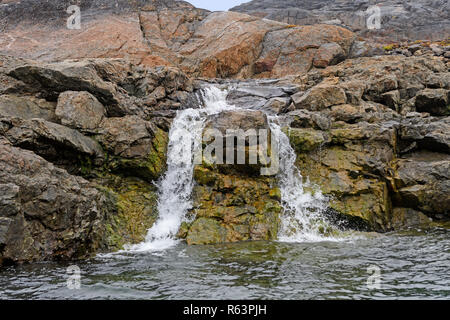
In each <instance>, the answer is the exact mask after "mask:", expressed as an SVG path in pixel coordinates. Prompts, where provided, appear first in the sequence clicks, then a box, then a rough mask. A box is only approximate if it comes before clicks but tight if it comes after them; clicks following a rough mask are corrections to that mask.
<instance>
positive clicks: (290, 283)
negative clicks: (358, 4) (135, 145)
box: [0, 229, 450, 299]
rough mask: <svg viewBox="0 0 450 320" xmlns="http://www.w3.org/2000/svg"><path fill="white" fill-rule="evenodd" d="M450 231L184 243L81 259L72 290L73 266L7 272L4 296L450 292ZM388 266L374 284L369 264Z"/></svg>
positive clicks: (0, 277)
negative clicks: (78, 278) (334, 239)
mask: <svg viewBox="0 0 450 320" xmlns="http://www.w3.org/2000/svg"><path fill="white" fill-rule="evenodd" d="M449 250H450V232H449V230H446V229H434V230H432V231H427V232H425V231H423V232H414V233H413V232H409V233H403V234H390V235H381V236H371V235H366V236H363V237H362V238H360V239H353V240H349V241H342V242H319V243H280V242H247V243H238V244H228V245H220V246H192V247H188V246H186V245H185V244H182V243H180V244H179V245H177V246H175V247H173V248H170V249H168V250H167V251H164V252H158V253H150V252H148V253H132V254H131V253H127V254H120V255H113V256H108V257H97V258H95V259H92V260H89V261H85V262H79V263H78V266H79V267H80V269H81V276H82V278H81V289H79V290H69V289H68V288H67V285H66V281H67V277H68V275H67V273H66V269H67V267H68V266H69V264H55V263H42V264H41V263H40V264H33V265H25V266H20V267H9V268H6V269H4V270H2V271H1V272H0V283H1V287H0V298H2V299H54V298H57V299H349V298H353V299H361V298H362V299H386V298H433V299H448V298H449V297H450V262H449V261H450V251H449ZM374 265H375V266H378V267H380V269H381V289H380V290H377V289H375V290H369V289H368V288H367V279H368V277H369V276H370V275H371V273H368V270H367V268H368V267H370V266H374Z"/></svg>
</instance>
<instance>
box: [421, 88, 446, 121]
mask: <svg viewBox="0 0 450 320" xmlns="http://www.w3.org/2000/svg"><path fill="white" fill-rule="evenodd" d="M449 96H450V91H449V90H446V89H424V90H422V91H420V92H419V93H418V94H417V96H416V110H417V111H419V112H428V113H430V114H431V115H434V116H447V115H450V103H449Z"/></svg>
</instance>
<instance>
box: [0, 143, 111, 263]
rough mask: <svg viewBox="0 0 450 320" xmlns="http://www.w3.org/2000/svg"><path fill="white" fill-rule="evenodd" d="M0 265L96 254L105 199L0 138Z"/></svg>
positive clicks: (81, 183)
mask: <svg viewBox="0 0 450 320" xmlns="http://www.w3.org/2000/svg"><path fill="white" fill-rule="evenodd" d="M0 181H2V183H1V184H0V190H1V191H2V194H1V195H0V247H1V248H2V250H0V265H1V264H2V263H6V262H9V263H11V262H13V263H21V262H31V261H42V260H53V259H64V260H67V259H78V258H86V257H88V256H89V255H90V253H91V252H94V251H96V250H97V249H98V246H99V244H100V239H101V235H102V233H103V232H104V226H103V223H104V221H105V219H106V217H107V212H106V208H107V207H108V206H107V204H106V199H105V198H104V197H103V196H102V194H101V193H100V192H99V191H97V190H96V189H95V188H93V187H91V186H90V185H89V182H88V181H86V180H84V179H82V178H79V177H74V176H71V175H69V174H68V173H67V172H66V171H65V170H62V169H58V168H56V167H55V166H54V165H52V164H51V163H49V162H47V161H45V160H44V159H42V158H41V157H39V156H37V155H35V154H33V153H32V152H30V151H25V150H22V149H19V148H15V147H13V146H11V145H10V144H9V143H8V142H7V141H6V140H5V139H1V138H0Z"/></svg>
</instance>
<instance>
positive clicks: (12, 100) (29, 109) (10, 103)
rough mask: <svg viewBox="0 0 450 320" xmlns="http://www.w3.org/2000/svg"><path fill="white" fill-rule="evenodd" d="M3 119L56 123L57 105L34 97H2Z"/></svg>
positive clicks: (1, 115) (0, 113)
mask: <svg viewBox="0 0 450 320" xmlns="http://www.w3.org/2000/svg"><path fill="white" fill-rule="evenodd" d="M1 117H13V118H21V119H28V120H29V119H33V118H40V119H44V120H48V121H55V120H56V117H55V104H54V103H50V102H48V101H46V100H44V99H37V98H35V97H32V96H16V95H1V96H0V118H1Z"/></svg>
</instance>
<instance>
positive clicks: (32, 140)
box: [0, 56, 194, 264]
mask: <svg viewBox="0 0 450 320" xmlns="http://www.w3.org/2000/svg"><path fill="white" fill-rule="evenodd" d="M0 78H1V79H2V81H1V82H0V92H1V93H0V190H1V193H0V194H1V195H0V264H9V263H22V262H29V261H41V260H52V259H63V260H68V259H78V258H85V257H88V256H90V255H91V254H93V253H96V252H99V251H110V250H117V249H121V248H122V247H123V245H125V244H128V243H137V242H140V241H142V240H143V239H144V236H145V233H146V230H147V229H148V228H150V227H151V226H152V224H153V223H154V221H155V220H156V218H157V212H156V204H157V196H156V190H155V187H154V185H153V181H154V180H157V179H158V178H159V176H160V175H161V174H162V173H163V172H164V170H165V166H166V149H167V144H168V133H167V132H166V131H164V130H167V123H169V124H170V121H171V118H172V117H173V116H174V112H175V109H180V108H183V107H187V106H189V104H190V103H192V102H193V101H194V100H192V99H193V98H192V97H191V93H192V90H193V87H192V83H191V81H190V80H189V79H188V78H187V77H186V75H184V73H182V72H181V71H180V70H178V69H175V68H171V67H157V68H147V67H137V66H135V65H133V64H131V63H130V62H128V61H126V60H120V59H94V60H92V59H91V60H89V59H88V60H78V61H73V60H72V61H65V62H60V63H54V64H42V63H36V62H34V61H28V60H22V59H18V58H13V57H7V56H0ZM158 125H161V126H160V127H159V126H158Z"/></svg>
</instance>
